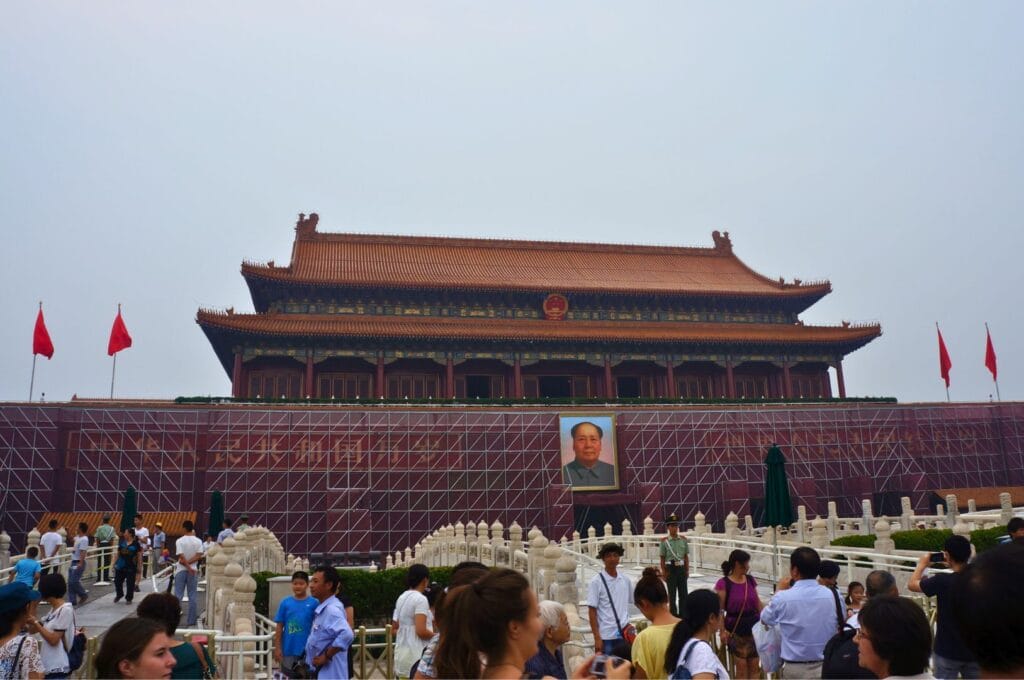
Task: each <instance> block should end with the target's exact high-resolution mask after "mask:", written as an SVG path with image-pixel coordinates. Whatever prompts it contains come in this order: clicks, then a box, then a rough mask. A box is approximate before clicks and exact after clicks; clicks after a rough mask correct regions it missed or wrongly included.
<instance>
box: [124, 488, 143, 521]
mask: <svg viewBox="0 0 1024 680" xmlns="http://www.w3.org/2000/svg"><path fill="white" fill-rule="evenodd" d="M138 507H139V501H138V498H136V493H135V487H133V486H129V487H128V490H127V491H125V492H124V503H123V504H122V505H121V531H122V532H123V531H124V530H125V529H131V528H132V527H133V526H135V515H137V514H138V513H139V510H138Z"/></svg>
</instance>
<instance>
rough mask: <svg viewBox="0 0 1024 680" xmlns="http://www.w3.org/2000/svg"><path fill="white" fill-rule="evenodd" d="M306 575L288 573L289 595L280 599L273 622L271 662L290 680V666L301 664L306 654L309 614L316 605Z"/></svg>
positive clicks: (309, 628)
mask: <svg viewBox="0 0 1024 680" xmlns="http://www.w3.org/2000/svg"><path fill="white" fill-rule="evenodd" d="M308 590H309V574H307V573H306V572H304V571H297V572H295V573H294V574H292V595H290V596H288V597H286V598H284V599H283V600H281V604H280V605H279V606H278V608H277V615H276V616H275V617H274V621H275V622H276V623H277V630H276V632H275V633H274V660H275V661H277V662H278V663H279V664H280V665H281V672H282V673H284V674H285V675H287V676H288V677H292V675H291V673H292V667H293V666H295V664H296V663H297V662H298V661H301V660H302V658H303V656H304V655H305V653H306V639H307V638H309V633H310V630H312V627H313V614H314V612H315V611H316V608H317V605H319V604H320V603H319V602H318V601H317V600H316V598H313V597H310V596H309V592H308Z"/></svg>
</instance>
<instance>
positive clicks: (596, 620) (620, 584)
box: [587, 543, 633, 654]
mask: <svg viewBox="0 0 1024 680" xmlns="http://www.w3.org/2000/svg"><path fill="white" fill-rule="evenodd" d="M621 557H622V547H621V546H619V545H618V544H617V543H606V544H605V545H603V546H602V547H601V552H599V553H598V558H599V559H600V560H601V561H603V562H604V569H602V570H601V571H599V572H598V573H597V576H595V577H594V578H593V579H591V581H590V585H589V586H587V607H588V608H589V612H588V614H589V618H590V629H591V631H592V632H593V634H594V651H596V652H597V653H599V654H600V653H602V652H603V653H604V654H611V653H612V649H611V645H612V644H613V643H614V642H615V641H616V640H621V639H622V628H623V627H625V626H626V625H627V624H629V603H630V602H632V601H633V583H632V582H631V581H630V580H629V578H628V577H627V576H626V575H625V574H620V573H619V571H618V566H619V559H621ZM606 586H607V587H606ZM609 595H611V597H609ZM613 605H614V607H613Z"/></svg>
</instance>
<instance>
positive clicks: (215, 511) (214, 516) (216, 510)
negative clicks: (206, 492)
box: [208, 491, 224, 537]
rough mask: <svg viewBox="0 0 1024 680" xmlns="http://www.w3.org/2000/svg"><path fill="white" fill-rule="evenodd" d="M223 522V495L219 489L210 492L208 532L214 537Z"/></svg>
mask: <svg viewBox="0 0 1024 680" xmlns="http://www.w3.org/2000/svg"><path fill="white" fill-rule="evenodd" d="M223 524H224V496H222V495H221V493H220V491H214V492H213V493H212V494H210V527H209V529H208V532H209V534H210V535H211V536H214V537H216V536H217V532H218V531H220V528H221V525H223Z"/></svg>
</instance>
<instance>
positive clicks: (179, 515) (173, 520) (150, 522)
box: [36, 511, 196, 536]
mask: <svg viewBox="0 0 1024 680" xmlns="http://www.w3.org/2000/svg"><path fill="white" fill-rule="evenodd" d="M107 514H109V515H110V523H111V524H112V525H113V526H114V528H115V529H119V528H120V527H121V513H120V511H119V512H111V513H106V512H44V513H43V515H42V516H41V517H40V518H39V523H38V524H36V531H38V532H39V533H44V532H45V531H47V528H48V527H49V525H50V520H51V519H55V520H57V524H58V525H59V526H62V527H64V528H65V529H67V532H68V536H74V535H75V532H76V531H77V530H78V523H79V522H85V523H86V524H88V525H89V535H90V536H92V535H93V534H94V533H96V527H98V526H99V525H100V524H102V523H103V516H104V515H107ZM142 518H143V526H145V527H147V528H149V531H150V533H152V532H153V527H154V526H156V523H157V522H160V523H161V524H162V525H163V527H164V533H166V534H167V535H168V536H182V535H184V533H185V529H184V528H183V527H182V522H184V521H185V520H187V519H190V520H192V521H193V522H195V521H196V513H194V512H144V513H142Z"/></svg>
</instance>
